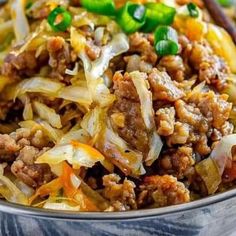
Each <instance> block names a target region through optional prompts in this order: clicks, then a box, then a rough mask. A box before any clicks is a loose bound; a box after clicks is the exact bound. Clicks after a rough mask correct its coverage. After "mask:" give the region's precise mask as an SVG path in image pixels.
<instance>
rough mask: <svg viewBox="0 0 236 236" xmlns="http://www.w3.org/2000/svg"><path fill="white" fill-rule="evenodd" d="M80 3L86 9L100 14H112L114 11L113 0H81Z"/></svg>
mask: <svg viewBox="0 0 236 236" xmlns="http://www.w3.org/2000/svg"><path fill="white" fill-rule="evenodd" d="M80 4H81V5H82V6H83V7H84V8H85V9H86V10H87V11H90V12H93V13H97V14H101V15H107V16H113V15H115V12H116V8H115V3H114V1H113V0H81V1H80Z"/></svg>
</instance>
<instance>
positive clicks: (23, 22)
mask: <svg viewBox="0 0 236 236" xmlns="http://www.w3.org/2000/svg"><path fill="white" fill-rule="evenodd" d="M25 4H26V1H25V0H12V3H11V15H12V19H13V24H14V31H15V36H16V39H17V42H21V41H22V40H24V39H25V38H26V36H27V35H28V34H29V32H30V28H29V23H28V20H27V18H26V15H25Z"/></svg>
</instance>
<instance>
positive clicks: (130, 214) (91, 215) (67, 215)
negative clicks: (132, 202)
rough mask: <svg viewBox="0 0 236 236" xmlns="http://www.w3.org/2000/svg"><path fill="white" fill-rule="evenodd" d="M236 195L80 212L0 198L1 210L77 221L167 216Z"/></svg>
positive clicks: (233, 191)
mask: <svg viewBox="0 0 236 236" xmlns="http://www.w3.org/2000/svg"><path fill="white" fill-rule="evenodd" d="M234 197H236V188H235V189H232V190H228V191H226V192H223V193H218V194H215V195H212V196H208V197H205V198H202V199H199V200H195V201H192V202H189V203H184V204H179V205H174V206H167V207H161V208H153V209H142V210H132V211H123V212H79V213H75V212H73V211H58V210H49V209H42V208H37V207H31V206H23V205H19V204H16V203H10V202H7V201H5V200H0V212H3V213H8V214H13V215H19V216H26V217H27V216H28V217H33V218H43V219H57V220H75V221H90V220H93V221H114V220H134V219H140V218H152V217H157V216H163V215H164V216H167V215H170V214H174V213H183V212H185V211H189V210H194V209H196V208H203V207H206V206H208V205H212V204H216V203H220V202H223V201H226V200H230V199H232V198H234Z"/></svg>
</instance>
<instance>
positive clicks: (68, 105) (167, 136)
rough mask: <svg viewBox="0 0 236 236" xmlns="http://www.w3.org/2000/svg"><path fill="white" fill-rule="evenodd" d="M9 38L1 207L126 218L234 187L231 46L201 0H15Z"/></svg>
mask: <svg viewBox="0 0 236 236" xmlns="http://www.w3.org/2000/svg"><path fill="white" fill-rule="evenodd" d="M219 3H220V4H221V5H223V6H225V7H228V8H226V9H225V11H226V12H227V14H229V15H232V16H235V14H232V11H235V9H234V8H233V6H232V5H231V4H232V3H231V2H230V1H222V0H220V1H219ZM230 12H231V14H230ZM232 21H233V17H232ZM0 42H1V43H0V67H1V74H0V133H1V134H0V195H1V197H2V198H3V199H6V200H7V201H10V202H14V203H18V204H24V205H30V206H35V207H41V208H48V209H58V210H71V211H77V212H80V211H125V210H134V209H143V208H155V207H164V206H169V205H174V204H181V203H187V202H190V201H192V200H196V199H199V198H202V197H206V196H208V195H212V194H215V193H219V192H223V191H226V190H228V189H230V188H232V187H233V186H234V182H235V180H236V152H235V151H236V149H235V146H236V134H234V128H235V125H236V107H234V104H235V105H236V75H235V74H236V46H235V44H234V42H233V40H232V38H231V37H230V35H229V34H228V33H227V32H226V30H224V29H223V28H220V27H219V26H217V25H216V24H215V23H214V21H213V19H212V17H211V15H210V14H209V13H208V11H207V10H206V7H205V6H204V3H203V2H202V1H201V0H193V1H192V2H191V1H188V0H176V1H170V0H168V1H167V0H166V1H145V0H134V1H123V0H117V1H113V0H103V1H102V0H80V1H79V0H71V1H69V0H29V1H24V0H11V1H6V2H5V3H4V4H3V5H2V6H1V8H0Z"/></svg>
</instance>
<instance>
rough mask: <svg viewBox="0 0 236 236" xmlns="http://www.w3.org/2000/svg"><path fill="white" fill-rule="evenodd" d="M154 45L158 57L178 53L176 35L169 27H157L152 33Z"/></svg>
mask: <svg viewBox="0 0 236 236" xmlns="http://www.w3.org/2000/svg"><path fill="white" fill-rule="evenodd" d="M154 45H155V49H156V52H157V54H158V55H159V56H165V55H175V54H177V53H178V50H179V45H178V35H177V32H176V31H175V30H174V29H173V28H172V27H170V26H158V27H157V29H156V31H155V33H154Z"/></svg>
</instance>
